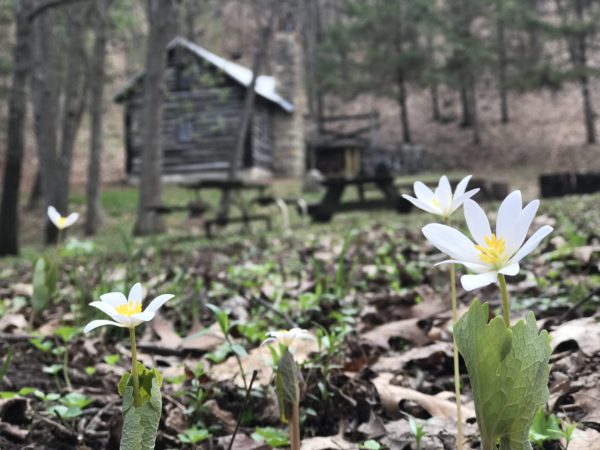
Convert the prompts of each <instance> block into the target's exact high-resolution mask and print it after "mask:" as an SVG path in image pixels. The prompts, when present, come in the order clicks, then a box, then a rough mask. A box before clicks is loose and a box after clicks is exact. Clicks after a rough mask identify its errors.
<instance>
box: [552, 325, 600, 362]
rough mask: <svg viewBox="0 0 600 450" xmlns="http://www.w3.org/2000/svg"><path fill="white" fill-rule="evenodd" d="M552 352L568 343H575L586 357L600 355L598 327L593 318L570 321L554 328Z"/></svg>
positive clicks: (599, 326)
mask: <svg viewBox="0 0 600 450" xmlns="http://www.w3.org/2000/svg"><path fill="white" fill-rule="evenodd" d="M551 336H552V341H551V342H550V345H551V346H552V351H554V350H555V349H556V348H557V347H558V346H559V345H561V344H564V343H565V342H568V341H575V342H576V343H577V346H578V347H579V349H580V350H581V351H582V352H583V353H585V354H586V355H588V356H592V355H594V354H597V353H600V325H599V324H598V322H597V321H596V319H595V318H593V317H586V318H583V319H576V320H570V321H568V322H565V323H563V324H562V325H559V326H558V327H556V328H555V329H554V330H553V331H552V333H551Z"/></svg>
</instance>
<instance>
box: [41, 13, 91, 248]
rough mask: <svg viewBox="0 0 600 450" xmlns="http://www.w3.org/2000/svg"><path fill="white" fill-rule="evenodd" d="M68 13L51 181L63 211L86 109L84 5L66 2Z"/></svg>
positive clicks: (51, 230)
mask: <svg viewBox="0 0 600 450" xmlns="http://www.w3.org/2000/svg"><path fill="white" fill-rule="evenodd" d="M66 14H67V33H68V36H69V40H68V42H69V44H68V46H67V50H66V51H67V54H66V64H65V67H66V70H67V72H66V75H65V78H64V112H63V118H62V130H61V141H60V147H59V152H58V154H57V162H56V174H57V179H56V180H55V181H54V189H55V193H54V197H55V201H56V204H55V207H56V209H58V210H59V211H60V212H62V213H64V214H66V213H67V212H68V209H69V192H70V180H71V166H72V161H73V150H74V148H75V141H76V139H77V132H78V131H79V126H80V125H81V117H82V116H83V111H84V110H85V101H86V98H87V88H88V85H87V81H88V78H87V76H86V75H87V74H86V59H87V58H86V53H85V48H84V46H83V45H84V41H85V40H84V31H85V30H84V14H85V10H84V9H83V5H73V6H69V9H68V11H67V12H66ZM48 225H49V226H48V227H47V231H48V232H47V233H46V238H47V239H46V242H48V243H50V242H55V241H56V237H57V233H56V227H55V226H53V225H52V226H50V224H49V223H48Z"/></svg>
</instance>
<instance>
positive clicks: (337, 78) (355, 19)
mask: <svg viewBox="0 0 600 450" xmlns="http://www.w3.org/2000/svg"><path fill="white" fill-rule="evenodd" d="M432 5H433V3H432V2H430V1H428V0H413V1H410V2H405V1H401V0H395V1H385V0H376V1H368V2H364V1H358V0H346V1H345V2H344V17H343V18H342V19H341V20H339V21H338V22H337V23H336V24H334V25H332V26H331V28H330V29H329V30H328V33H327V40H326V42H325V43H324V44H323V45H322V46H321V56H320V58H319V76H320V77H321V80H322V82H323V83H324V88H326V89H330V90H332V91H334V92H337V93H339V94H340V95H342V96H343V97H344V98H347V99H349V98H353V97H355V96H357V95H360V94H366V93H369V94H374V95H377V96H382V97H387V96H393V97H394V98H395V99H396V101H397V102H398V105H399V107H400V123H401V126H402V138H403V141H404V142H411V141H412V136H411V129H410V120H409V110H408V84H409V83H410V82H416V81H418V80H420V79H421V77H422V75H423V73H424V69H425V66H426V62H427V59H428V53H427V46H426V43H424V42H423V39H422V35H423V34H424V33H423V32H424V29H425V26H426V24H427V23H430V21H432V20H433V19H432V14H433V12H434V10H433V7H432Z"/></svg>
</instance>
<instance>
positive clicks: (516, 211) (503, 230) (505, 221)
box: [496, 191, 522, 243]
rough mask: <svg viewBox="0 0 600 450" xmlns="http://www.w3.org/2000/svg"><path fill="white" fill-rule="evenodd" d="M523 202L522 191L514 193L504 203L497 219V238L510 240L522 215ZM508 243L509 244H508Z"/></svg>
mask: <svg viewBox="0 0 600 450" xmlns="http://www.w3.org/2000/svg"><path fill="white" fill-rule="evenodd" d="M521 210H522V201H521V191H514V192H511V193H510V194H508V196H507V197H506V198H505V199H504V200H503V201H502V204H501V205H500V208H499V209H498V216H497V217H496V237H497V238H498V239H500V238H504V239H506V240H507V241H508V240H509V239H510V235H511V231H512V230H513V228H514V225H515V221H516V220H518V217H519V216H520V215H521ZM507 243H508V242H507Z"/></svg>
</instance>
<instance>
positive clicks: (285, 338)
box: [261, 328, 314, 348]
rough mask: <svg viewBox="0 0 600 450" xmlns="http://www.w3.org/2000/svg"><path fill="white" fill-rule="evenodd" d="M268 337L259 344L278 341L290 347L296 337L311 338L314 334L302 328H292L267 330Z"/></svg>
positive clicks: (301, 338)
mask: <svg viewBox="0 0 600 450" xmlns="http://www.w3.org/2000/svg"><path fill="white" fill-rule="evenodd" d="M267 336H268V338H267V339H265V340H264V341H263V343H262V344H261V345H269V344H272V343H275V342H277V343H279V344H280V345H282V346H284V347H286V348H290V346H291V345H292V344H293V343H294V341H295V340H296V339H300V340H311V339H314V336H313V335H312V334H310V333H309V332H308V330H304V329H302V328H292V329H291V330H279V331H269V332H268V333H267Z"/></svg>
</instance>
